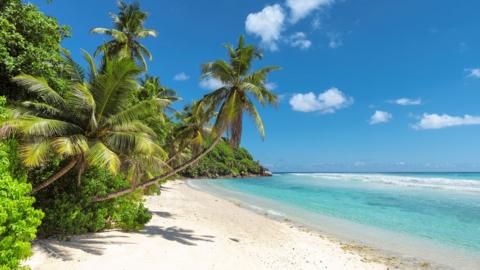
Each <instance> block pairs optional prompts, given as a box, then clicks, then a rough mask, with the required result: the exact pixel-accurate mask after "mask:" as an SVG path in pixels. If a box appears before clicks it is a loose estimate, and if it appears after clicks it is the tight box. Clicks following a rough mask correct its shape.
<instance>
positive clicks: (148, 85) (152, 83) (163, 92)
mask: <svg viewBox="0 0 480 270" xmlns="http://www.w3.org/2000/svg"><path fill="white" fill-rule="evenodd" d="M140 84H141V87H140V88H138V90H137V93H136V96H137V98H138V99H139V100H146V99H150V98H162V99H167V100H170V101H171V102H175V101H178V100H180V97H179V96H177V92H176V91H175V90H173V89H171V88H168V87H165V86H163V85H162V84H161V83H160V78H158V77H155V76H150V75H146V76H145V78H144V79H142V80H141V83H140Z"/></svg>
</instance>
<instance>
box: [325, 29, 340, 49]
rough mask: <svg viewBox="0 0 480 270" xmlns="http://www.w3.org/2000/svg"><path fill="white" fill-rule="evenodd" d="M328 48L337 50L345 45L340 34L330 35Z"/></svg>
mask: <svg viewBox="0 0 480 270" xmlns="http://www.w3.org/2000/svg"><path fill="white" fill-rule="evenodd" d="M327 37H328V47H330V48H332V49H336V48H338V47H340V46H342V45H343V41H342V36H341V35H340V34H339V33H328V34H327Z"/></svg>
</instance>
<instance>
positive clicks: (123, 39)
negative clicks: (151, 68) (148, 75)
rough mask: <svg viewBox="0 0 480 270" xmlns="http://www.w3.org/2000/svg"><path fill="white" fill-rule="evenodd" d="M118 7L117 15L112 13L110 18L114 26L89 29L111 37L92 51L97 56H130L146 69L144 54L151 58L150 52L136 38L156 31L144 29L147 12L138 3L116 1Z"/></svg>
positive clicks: (153, 34)
mask: <svg viewBox="0 0 480 270" xmlns="http://www.w3.org/2000/svg"><path fill="white" fill-rule="evenodd" d="M118 7H119V9H120V11H119V13H118V15H117V14H113V15H112V19H113V23H114V25H115V27H114V28H112V29H108V28H101V27H97V28H94V29H92V30H91V32H92V33H96V34H104V35H108V36H110V37H111V38H112V39H111V40H110V41H107V42H106V43H104V44H102V45H100V46H99V47H98V48H97V50H96V51H95V53H94V56H97V55H98V54H99V53H103V54H104V56H106V57H107V58H109V57H114V56H123V57H127V56H128V57H131V58H132V59H135V60H138V61H140V63H141V64H142V66H143V67H144V68H145V69H146V68H147V63H146V61H145V56H146V57H148V58H149V60H152V54H151V53H150V51H149V50H148V49H147V48H145V47H144V46H143V45H142V44H141V43H140V42H139V41H138V40H139V39H142V38H146V37H149V36H151V37H156V36H157V33H156V32H155V30H152V29H145V28H144V23H145V20H146V19H147V17H148V15H147V13H145V12H143V11H142V10H140V4H139V3H138V2H134V3H132V4H126V3H125V2H123V1H120V2H119V3H118Z"/></svg>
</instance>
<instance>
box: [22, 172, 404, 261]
mask: <svg viewBox="0 0 480 270" xmlns="http://www.w3.org/2000/svg"><path fill="white" fill-rule="evenodd" d="M146 205H147V206H148V208H149V209H150V210H151V212H152V213H153V218H152V220H151V221H150V222H149V223H148V224H147V226H146V227H145V229H144V230H143V231H141V232H137V233H125V232H119V231H108V232H103V233H96V234H89V235H83V236H77V237H74V238H73V239H72V240H70V241H58V240H39V241H36V242H35V244H34V249H33V251H34V255H33V257H31V258H30V259H29V260H28V262H27V263H28V265H29V266H30V267H31V268H32V269H33V270H36V269H38V270H40V269H52V270H55V269H62V270H63V269H89V270H91V269H98V267H100V266H101V268H102V269H241V270H245V269H388V268H389V267H392V266H393V267H394V268H404V267H402V265H401V264H399V262H395V260H392V259H389V258H383V259H379V258H374V257H375V256H372V255H371V254H369V253H367V252H363V251H362V250H363V249H361V248H358V247H357V248H355V247H353V246H350V245H347V244H345V243H341V242H340V241H336V240H335V239H331V238H329V237H326V236H322V235H320V234H318V233H316V232H312V231H309V230H306V229H302V228H300V227H297V226H293V225H292V224H290V223H288V222H283V221H277V220H273V219H271V218H268V217H266V216H263V215H261V214H258V213H255V212H252V211H250V210H247V209H244V208H242V207H240V206H239V205H237V204H235V203H233V202H230V201H227V200H224V199H221V198H218V197H215V196H213V195H211V194H208V193H205V192H202V191H198V190H195V189H193V188H191V187H189V186H188V185H187V184H186V183H185V182H184V181H175V182H170V183H168V184H167V185H166V187H165V190H164V191H162V194H161V196H150V197H146ZM395 263H396V264H397V265H394V264H395Z"/></svg>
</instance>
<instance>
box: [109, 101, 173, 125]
mask: <svg viewBox="0 0 480 270" xmlns="http://www.w3.org/2000/svg"><path fill="white" fill-rule="evenodd" d="M168 104H170V100H167V99H160V98H153V99H148V100H144V101H141V102H139V103H137V104H135V105H133V106H130V107H129V108H127V109H125V110H123V111H121V112H118V113H116V114H114V115H111V116H110V117H108V120H106V123H107V124H109V125H118V124H122V123H128V122H131V121H134V120H139V119H144V118H145V117H147V116H151V115H152V113H154V114H155V115H158V114H159V110H160V109H162V108H165V107H166V106H167V105H168Z"/></svg>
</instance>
